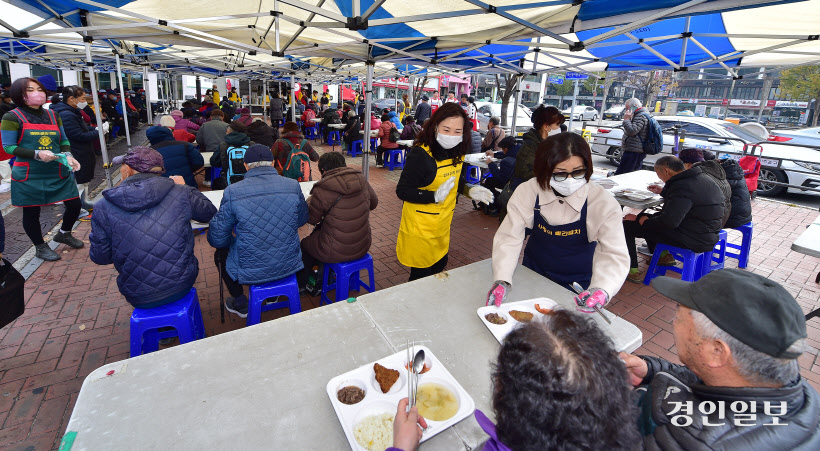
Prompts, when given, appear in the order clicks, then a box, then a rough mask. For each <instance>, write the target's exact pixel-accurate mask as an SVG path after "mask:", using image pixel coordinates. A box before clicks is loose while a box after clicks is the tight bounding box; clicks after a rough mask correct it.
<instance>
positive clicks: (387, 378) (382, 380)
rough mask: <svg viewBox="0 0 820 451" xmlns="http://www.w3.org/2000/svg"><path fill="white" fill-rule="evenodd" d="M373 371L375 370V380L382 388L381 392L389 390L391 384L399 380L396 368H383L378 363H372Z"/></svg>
mask: <svg viewBox="0 0 820 451" xmlns="http://www.w3.org/2000/svg"><path fill="white" fill-rule="evenodd" d="M373 371H375V372H376V382H378V383H379V388H381V389H382V393H387V392H389V391H390V388H391V387H392V386H393V384H395V383H396V381H397V380H399V372H398V371H397V370H391V369H390V368H385V367H383V366H381V365H379V364H378V363H374V364H373Z"/></svg>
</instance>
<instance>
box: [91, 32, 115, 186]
mask: <svg viewBox="0 0 820 451" xmlns="http://www.w3.org/2000/svg"><path fill="white" fill-rule="evenodd" d="M85 64H86V66H87V67H88V79H89V80H90V81H91V97H93V98H94V115H95V116H96V117H97V135H99V137H100V151H101V152H102V157H103V169H105V185H106V186H107V187H108V188H111V187H113V186H114V184H113V183H111V163H110V160H109V159H108V148H106V147H105V135H104V134H103V131H102V124H103V120H102V104H101V103H100V94H99V91H98V89H97V79H96V78H95V76H94V63H93V62H92V60H91V43H90V42H86V43H85Z"/></svg>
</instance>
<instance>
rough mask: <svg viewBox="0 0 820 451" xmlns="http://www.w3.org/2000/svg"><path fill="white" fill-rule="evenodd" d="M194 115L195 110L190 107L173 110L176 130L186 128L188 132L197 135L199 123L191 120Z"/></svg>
mask: <svg viewBox="0 0 820 451" xmlns="http://www.w3.org/2000/svg"><path fill="white" fill-rule="evenodd" d="M193 115H194V110H192V109H190V108H188V109H186V110H185V111H182V110H174V111H171V117H172V118H173V119H174V130H185V131H186V132H188V133H191V134H193V135H196V132H198V131H199V125H197V124H195V123H194V122H191V120H190V118H191V117H193ZM194 138H196V136H194ZM191 142H193V141H191Z"/></svg>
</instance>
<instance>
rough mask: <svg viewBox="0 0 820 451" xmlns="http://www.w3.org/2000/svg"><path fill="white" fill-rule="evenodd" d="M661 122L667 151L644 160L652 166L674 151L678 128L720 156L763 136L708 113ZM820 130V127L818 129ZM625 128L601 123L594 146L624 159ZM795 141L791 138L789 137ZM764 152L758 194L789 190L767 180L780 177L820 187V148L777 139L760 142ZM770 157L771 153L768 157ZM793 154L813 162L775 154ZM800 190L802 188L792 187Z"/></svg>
mask: <svg viewBox="0 0 820 451" xmlns="http://www.w3.org/2000/svg"><path fill="white" fill-rule="evenodd" d="M655 119H657V121H658V123H659V124H660V126H661V128H662V129H663V130H664V135H663V152H661V154H659V155H650V156H647V157H646V160H644V164H646V165H649V166H651V165H652V164H653V163H654V161H655V160H657V159H658V158H659V157H660V156H661V155H662V154H669V153H671V152H672V145H673V143H674V139H675V137H674V129H676V128H677V129H679V130H681V129H682V130H685V131H686V133H687V134H690V135H698V136H686V137H685V144H684V145H685V146H688V147H699V148H702V149H706V150H711V151H712V152H715V153H716V154H717V155H718V156H720V154H721V152H724V153H728V152H732V153H734V154H729V156H730V157H731V158H735V159H738V158H740V155H738V154H740V153H741V152H742V151H743V146H744V145H745V144H749V143H757V142H760V138H759V137H758V136H757V135H755V134H753V133H751V132H750V131H748V130H746V129H744V128H743V126H742V125H737V124H734V123H732V122H727V121H722V120H719V119H711V118H704V117H686V116H656V117H655ZM815 130H816V131H817V130H820V128H817V129H815ZM623 133H624V131H623V129H622V128H621V127H620V126H618V127H599V128H598V132H597V133H595V135H597V136H595V138H594V140H593V143H592V148H593V150H594V151H595V152H596V153H599V154H605V155H606V156H607V158H609V160H610V161H611V162H612V163H613V164H618V163H620V157H621V147H620V145H621V139H622V138H623ZM787 142H788V143H791V141H787ZM760 149H761V152H762V157H761V163H762V164H761V169H760V179H759V181H758V188H757V192H758V194H760V195H762V196H779V195H781V194H783V193H785V192H786V190H787V189H788V188H786V187H784V186H778V185H774V184H770V183H766V181H776V182H780V183H789V184H791V185H796V186H804V187H807V188H820V150H818V149H814V148H811V147H795V146H784V145H778V144H777V142H765V143H762V144H760ZM766 157H770V158H769V159H767V158H766ZM772 157H773V158H791V159H794V160H802V161H808V162H809V163H795V162H793V161H785V160H784V161H782V162H780V165H779V166H778V160H775V159H773V158H772ZM798 170H799V171H804V172H806V171H807V172H810V173H808V174H807V173H800V172H794V171H798ZM791 189H792V190H799V188H791Z"/></svg>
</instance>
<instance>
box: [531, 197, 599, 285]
mask: <svg viewBox="0 0 820 451" xmlns="http://www.w3.org/2000/svg"><path fill="white" fill-rule="evenodd" d="M565 202H566V201H565ZM597 244H598V242H597V241H593V242H591V243H590V242H589V238H588V237H587V203H586V202H584V207H583V208H582V209H581V219H579V220H577V221H575V222H571V223H569V224H565V225H560V226H552V225H550V224H549V223H548V222H547V221H546V219H544V217H543V216H541V205H540V204H539V202H538V196H536V197H535V211H534V212H533V221H532V232H531V234H530V239H529V241H527V247H525V248H524V261H523V264H524V266H526V267H527V268H530V269H531V270H533V271H535V272H537V273H538V274H541V275H542V276H544V277H546V278H548V279H550V280H552V281H553V282H555V283H557V284H559V285H563V286H564V287H566V288H568V289H569V290H572V282H578V283H579V284H581V286H582V287H584V289H585V290H586V289H587V288H589V283H590V281H591V280H592V256H593V255H594V254H595V246H596V245H597Z"/></svg>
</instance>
